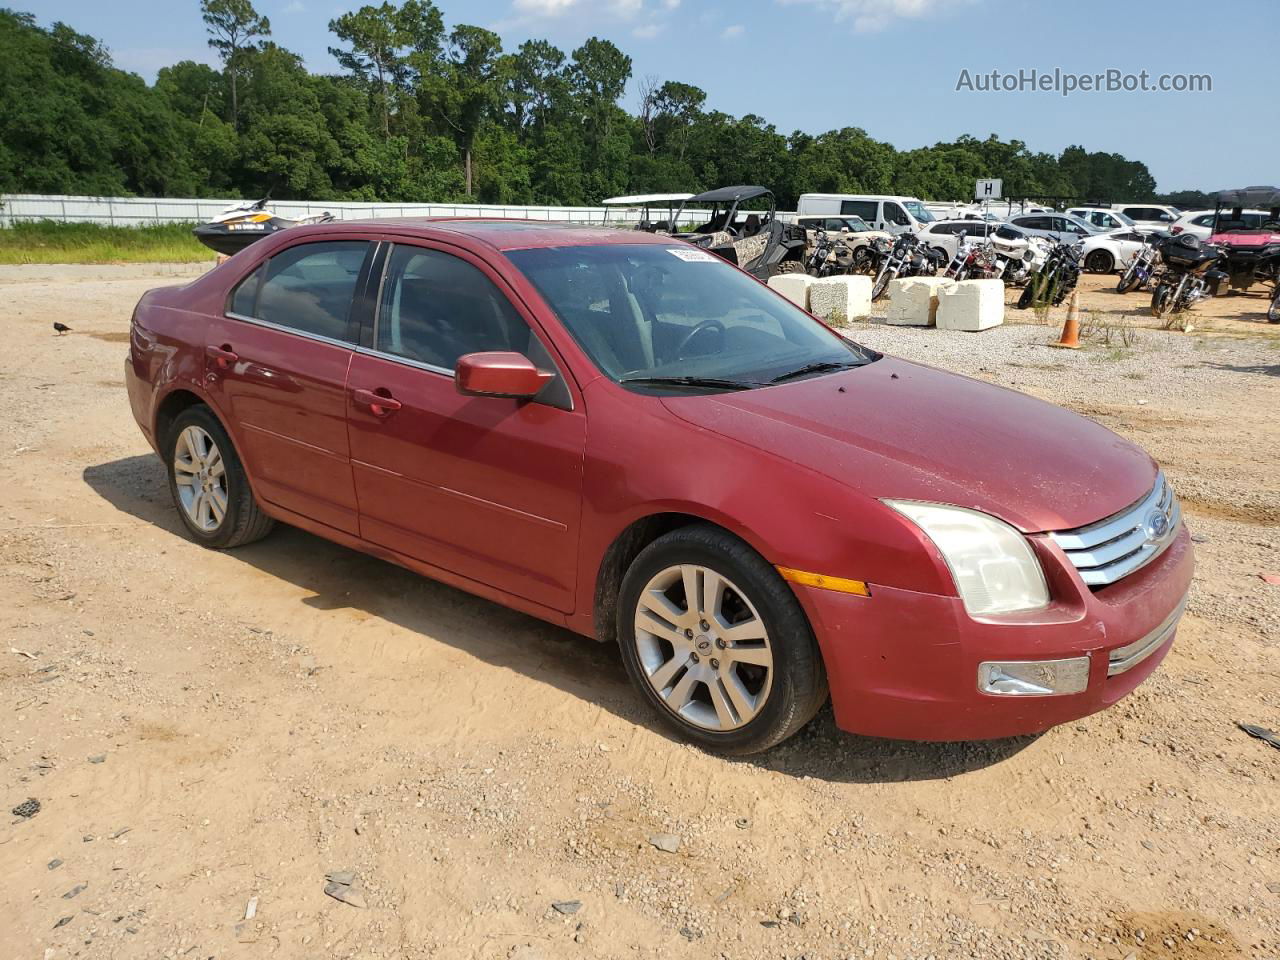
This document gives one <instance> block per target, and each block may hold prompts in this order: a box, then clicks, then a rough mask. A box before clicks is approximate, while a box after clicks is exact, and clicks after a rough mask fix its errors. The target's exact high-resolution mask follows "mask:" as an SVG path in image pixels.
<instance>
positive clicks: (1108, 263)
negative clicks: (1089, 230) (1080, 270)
mask: <svg viewBox="0 0 1280 960" xmlns="http://www.w3.org/2000/svg"><path fill="white" fill-rule="evenodd" d="M1115 266H1116V258H1115V257H1113V256H1112V255H1111V251H1110V250H1094V251H1093V252H1092V253H1090V254H1089V256H1087V257H1085V259H1084V268H1085V269H1086V270H1088V271H1089V272H1090V273H1110V272H1111V271H1112V270H1114V269H1115Z"/></svg>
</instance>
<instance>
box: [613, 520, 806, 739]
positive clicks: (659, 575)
mask: <svg viewBox="0 0 1280 960" xmlns="http://www.w3.org/2000/svg"><path fill="white" fill-rule="evenodd" d="M690 597H692V600H691V599H690ZM618 638H619V643H620V645H621V647H622V660H623V663H624V664H625V665H626V669H627V674H628V675H629V676H630V677H631V681H632V683H634V684H635V686H636V687H637V688H638V689H639V690H640V692H641V694H642V696H644V698H645V699H646V700H647V701H648V702H649V703H650V705H651V706H652V707H653V708H654V709H655V710H656V711H657V712H658V715H659V716H660V717H661V718H662V720H663V721H664V722H665V723H666V724H667V725H668V726H670V727H671V728H673V729H674V730H675V731H676V732H677V733H679V735H680V736H681V737H683V738H684V739H686V740H690V741H692V742H694V743H696V744H698V745H700V746H702V747H704V748H706V749H708V750H713V751H715V752H717V753H723V754H730V755H744V754H751V753H759V752H761V751H764V750H768V749H769V748H770V747H773V746H775V745H776V744H778V743H781V742H782V741H783V740H785V739H786V738H787V737H790V736H791V735H792V734H794V733H796V732H797V731H798V730H799V729H800V728H801V727H803V726H804V725H805V724H806V723H808V722H809V721H810V720H811V719H812V718H813V715H814V714H815V713H817V711H818V708H819V707H821V706H822V704H823V703H824V702H825V701H826V698H827V680H826V673H825V671H824V670H823V666H822V657H821V654H820V653H819V651H818V644H817V641H816V640H815V639H814V636H813V631H812V630H811V629H810V627H809V622H808V620H807V619H806V618H805V615H804V611H803V610H802V609H801V608H800V604H799V602H798V601H797V600H796V597H795V594H793V593H792V592H791V589H790V588H789V587H788V586H787V585H786V583H785V582H783V580H782V578H781V577H780V576H778V572H777V571H776V570H774V569H773V567H771V566H770V565H769V564H768V562H766V561H765V560H764V558H763V557H761V556H760V555H759V554H758V553H756V552H755V551H754V550H753V549H752V548H751V547H750V546H748V545H747V544H746V543H744V542H743V541H742V540H740V539H738V538H737V537H735V536H733V535H732V534H730V533H728V532H727V531H725V530H722V529H720V528H718V527H714V526H711V525H710V524H695V525H693V526H688V527H681V528H680V529H678V530H674V531H672V532H671V533H668V534H666V535H665V536H662V537H659V538H658V539H657V540H655V541H654V542H653V543H651V544H649V546H647V547H646V548H645V549H644V550H642V551H641V552H640V555H639V556H638V557H636V559H635V561H634V562H633V563H632V565H631V568H630V569H629V570H628V571H627V574H626V576H625V577H624V578H623V581H622V590H621V593H620V596H619V603H618Z"/></svg>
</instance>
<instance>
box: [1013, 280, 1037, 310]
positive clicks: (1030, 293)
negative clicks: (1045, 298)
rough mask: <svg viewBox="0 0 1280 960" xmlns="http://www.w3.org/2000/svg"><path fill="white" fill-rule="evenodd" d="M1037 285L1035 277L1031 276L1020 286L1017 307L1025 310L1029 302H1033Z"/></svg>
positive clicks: (1029, 304)
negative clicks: (1020, 291)
mask: <svg viewBox="0 0 1280 960" xmlns="http://www.w3.org/2000/svg"><path fill="white" fill-rule="evenodd" d="M1038 285H1039V281H1038V278H1037V277H1032V278H1031V279H1030V280H1028V281H1027V285H1026V286H1025V287H1023V288H1022V295H1021V296H1019V297H1018V309H1019V310H1025V309H1027V307H1029V306H1031V304H1033V303H1035V299H1036V287H1037V286H1038Z"/></svg>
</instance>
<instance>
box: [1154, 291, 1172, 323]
mask: <svg viewBox="0 0 1280 960" xmlns="http://www.w3.org/2000/svg"><path fill="white" fill-rule="evenodd" d="M1172 301H1173V290H1172V288H1170V287H1169V286H1168V285H1167V284H1163V283H1162V284H1160V286H1158V287H1156V289H1155V291H1154V292H1153V293H1152V294H1151V315H1152V316H1153V317H1159V318H1163V317H1164V316H1165V315H1166V314H1168V313H1169V312H1170V307H1171V306H1172Z"/></svg>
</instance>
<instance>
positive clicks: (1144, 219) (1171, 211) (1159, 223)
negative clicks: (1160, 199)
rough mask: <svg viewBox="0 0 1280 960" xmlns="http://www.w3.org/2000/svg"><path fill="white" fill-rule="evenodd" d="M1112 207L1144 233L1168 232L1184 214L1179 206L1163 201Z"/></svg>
mask: <svg viewBox="0 0 1280 960" xmlns="http://www.w3.org/2000/svg"><path fill="white" fill-rule="evenodd" d="M1112 209H1115V210H1119V211H1120V212H1121V213H1123V214H1124V215H1125V216H1126V217H1128V218H1129V219H1130V220H1132V221H1133V224H1134V226H1136V227H1137V228H1138V229H1139V230H1140V231H1142V232H1143V233H1150V232H1152V231H1154V232H1158V233H1168V232H1169V230H1170V229H1171V228H1172V227H1173V225H1174V224H1175V223H1177V221H1178V218H1179V217H1180V216H1182V211H1181V210H1179V209H1178V208H1177V207H1170V206H1168V205H1166V204H1163V203H1125V204H1112Z"/></svg>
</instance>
